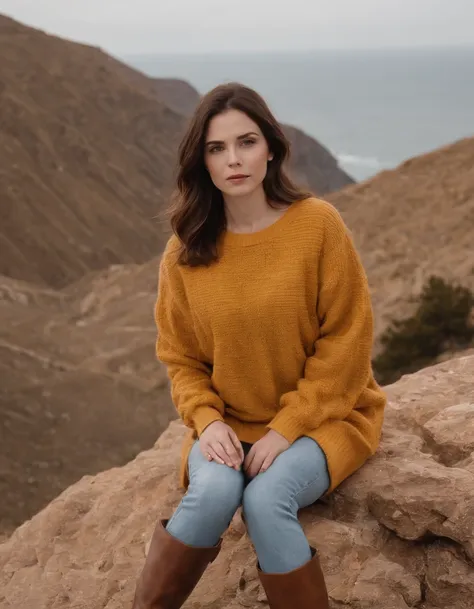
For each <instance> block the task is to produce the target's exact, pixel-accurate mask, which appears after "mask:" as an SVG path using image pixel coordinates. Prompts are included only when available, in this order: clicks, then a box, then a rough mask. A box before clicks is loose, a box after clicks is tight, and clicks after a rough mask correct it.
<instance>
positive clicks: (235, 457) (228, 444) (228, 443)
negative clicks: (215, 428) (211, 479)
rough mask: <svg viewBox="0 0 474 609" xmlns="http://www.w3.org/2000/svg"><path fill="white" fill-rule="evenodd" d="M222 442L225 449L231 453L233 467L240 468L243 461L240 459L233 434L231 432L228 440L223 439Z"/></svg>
mask: <svg viewBox="0 0 474 609" xmlns="http://www.w3.org/2000/svg"><path fill="white" fill-rule="evenodd" d="M221 444H222V446H223V447H224V450H225V451H226V453H227V454H228V455H229V458H230V460H231V461H232V467H234V468H235V469H240V465H241V463H242V461H241V459H240V455H239V452H238V450H237V448H236V446H235V445H234V443H233V441H232V435H231V434H229V438H228V439H227V440H223V441H222V440H221Z"/></svg>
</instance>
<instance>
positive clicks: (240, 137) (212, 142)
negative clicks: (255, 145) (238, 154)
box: [206, 131, 258, 146]
mask: <svg viewBox="0 0 474 609" xmlns="http://www.w3.org/2000/svg"><path fill="white" fill-rule="evenodd" d="M249 135H256V136H257V137H258V133H255V131H249V132H248V133H244V134H243V135H239V137H238V138H237V139H238V140H244V139H245V138H246V137H248V136H249ZM211 144H212V145H215V144H224V142H223V141H221V140H212V141H210V142H206V146H210V145H211Z"/></svg>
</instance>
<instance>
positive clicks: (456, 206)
mask: <svg viewBox="0 0 474 609" xmlns="http://www.w3.org/2000/svg"><path fill="white" fill-rule="evenodd" d="M326 198H327V199H328V200H329V201H331V202H332V203H334V205H336V206H337V208H338V209H339V210H340V211H341V213H342V215H343V217H344V219H345V221H346V222H347V224H348V226H349V227H350V229H351V230H352V232H353V235H354V237H355V240H356V242H357V244H358V246H359V249H360V251H361V254H362V258H363V262H364V265H365V267H366V270H367V274H368V276H369V280H370V284H371V287H372V297H373V302H374V308H375V314H376V329H377V332H376V333H377V335H379V334H380V332H382V330H383V329H384V328H385V327H386V325H387V323H388V322H389V321H390V319H392V318H394V317H397V318H398V317H403V316H405V315H406V314H408V313H411V312H412V311H413V308H414V306H415V305H414V304H413V303H411V302H410V298H412V297H416V296H417V295H418V294H419V293H420V291H421V288H422V286H423V284H424V282H425V280H426V279H427V277H428V276H429V275H431V274H438V275H440V276H442V277H443V278H445V279H449V280H454V281H458V282H461V283H462V284H464V285H466V286H468V287H470V288H471V289H474V246H473V244H474V138H466V139H464V140H461V141H458V142H455V143H454V144H452V145H450V146H446V147H444V148H441V149H439V150H435V151H433V152H431V153H429V154H426V155H423V156H420V157H415V158H413V159H410V160H408V161H406V162H405V163H403V164H402V165H401V166H400V167H398V168H396V169H394V170H393V171H384V172H382V173H380V174H378V175H377V176H375V177H374V178H373V179H371V180H368V181H366V182H363V183H361V184H357V185H354V186H349V187H348V188H346V189H344V190H343V191H341V192H339V193H335V194H332V195H328V196H327V197H326Z"/></svg>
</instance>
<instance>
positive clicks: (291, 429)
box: [267, 407, 306, 444]
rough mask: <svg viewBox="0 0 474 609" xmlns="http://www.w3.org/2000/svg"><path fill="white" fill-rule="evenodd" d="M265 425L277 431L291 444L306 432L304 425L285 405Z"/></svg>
mask: <svg viewBox="0 0 474 609" xmlns="http://www.w3.org/2000/svg"><path fill="white" fill-rule="evenodd" d="M267 427H268V429H273V430H274V431H277V432H278V433H279V434H280V435H282V436H283V437H284V438H286V439H287V440H288V442H289V443H290V444H293V442H295V441H296V440H297V439H298V438H301V437H302V436H304V435H305V433H306V426H305V425H303V424H302V423H301V421H299V420H298V419H297V418H296V417H295V415H294V412H292V411H291V410H288V409H286V408H285V407H283V408H282V409H281V410H280V412H279V413H278V414H277V415H276V416H275V417H274V418H273V419H272V420H271V421H270V423H269V424H268V425H267Z"/></svg>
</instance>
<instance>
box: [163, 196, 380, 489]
mask: <svg viewBox="0 0 474 609" xmlns="http://www.w3.org/2000/svg"><path fill="white" fill-rule="evenodd" d="M178 243H179V242H178V240H177V238H176V236H172V237H171V238H170V239H169V241H168V243H167V246H166V249H165V252H164V254H163V256H162V259H161V263H160V275H159V282H158V298H157V301H156V307H155V319H156V325H157V330H158V337H157V343H156V350H157V357H158V359H159V360H160V361H161V362H163V363H164V364H165V366H166V367H167V371H168V376H169V379H170V385H171V395H172V399H173V403H174V404H175V406H176V409H177V411H178V413H179V415H180V416H181V418H182V419H183V421H184V423H185V424H186V425H187V426H188V427H189V428H190V429H191V431H190V434H189V437H188V438H187V440H186V442H185V444H184V446H183V453H182V466H181V475H180V479H181V483H182V485H183V486H184V487H185V488H186V487H187V485H188V483H189V480H188V476H187V458H188V454H189V450H190V448H191V445H192V442H193V441H194V439H195V438H196V437H199V436H200V434H201V433H202V432H203V430H204V429H205V428H206V427H207V426H208V425H209V424H210V423H212V422H213V421H224V422H225V423H227V424H228V425H230V427H232V429H234V431H235V432H236V434H237V436H238V437H239V439H240V440H241V441H243V442H250V443H253V442H256V441H257V440H259V439H260V438H261V437H262V436H264V435H265V434H266V433H267V432H268V430H269V429H274V430H276V431H277V432H279V433H280V434H282V435H283V436H284V437H285V438H287V440H288V441H289V442H290V443H293V442H294V441H295V440H297V439H298V438H300V437H301V436H309V437H311V438H313V439H314V440H316V441H317V442H318V443H319V445H320V446H321V448H322V449H323V451H324V452H325V454H326V458H327V464H328V469H329V474H330V478H331V486H330V488H329V490H328V493H330V492H332V491H333V490H334V489H335V488H336V487H337V486H338V485H339V484H340V483H341V482H342V481H343V480H344V479H345V478H347V477H348V476H349V475H351V474H352V473H353V472H355V471H356V470H357V469H358V468H359V467H360V466H361V465H362V464H363V463H364V462H365V461H366V459H367V458H368V457H370V456H371V455H373V454H374V453H375V451H376V449H377V446H378V444H379V441H380V435H381V429H382V423H383V414H384V408H385V404H386V398H385V395H384V393H383V392H382V390H381V388H380V387H379V386H378V385H377V383H376V381H375V380H374V377H373V374H372V367H371V351H372V343H373V315H372V307H371V301H370V293H369V287H368V282H367V278H366V275H365V272H364V269H363V266H362V264H361V261H360V258H359V255H358V253H357V251H356V249H355V247H354V244H353V241H352V238H351V236H350V233H349V231H348V230H347V228H346V226H345V224H344V222H343V220H342V218H341V216H340V214H339V213H338V211H337V210H336V209H335V208H334V207H333V206H332V205H331V204H330V203H327V202H325V201H322V200H320V199H316V198H310V199H305V200H302V201H298V202H296V203H293V204H292V205H291V206H290V207H289V208H288V210H286V211H285V213H284V214H283V216H281V217H280V218H279V219H278V220H277V221H276V222H274V223H273V224H272V225H270V226H269V227H267V228H265V229H263V230H260V231H257V232H254V233H246V234H239V233H232V232H229V231H226V232H225V233H224V234H223V235H222V238H221V240H220V241H219V244H218V248H219V253H220V257H219V260H218V261H217V262H216V263H213V264H212V265H210V266H208V267H195V268H191V267H187V266H181V265H179V264H177V261H176V258H177V256H176V252H177V245H178ZM328 493H327V494H328Z"/></svg>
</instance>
